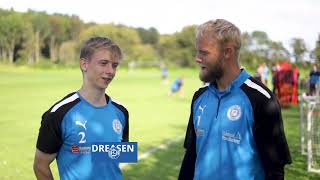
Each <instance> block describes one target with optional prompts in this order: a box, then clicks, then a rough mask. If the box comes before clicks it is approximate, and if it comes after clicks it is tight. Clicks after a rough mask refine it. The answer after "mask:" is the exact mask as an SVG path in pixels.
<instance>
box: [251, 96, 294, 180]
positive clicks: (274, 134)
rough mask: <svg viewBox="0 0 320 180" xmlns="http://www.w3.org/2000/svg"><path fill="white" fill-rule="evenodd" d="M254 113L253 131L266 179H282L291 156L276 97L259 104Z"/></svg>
mask: <svg viewBox="0 0 320 180" xmlns="http://www.w3.org/2000/svg"><path fill="white" fill-rule="evenodd" d="M255 114H256V115H255V122H254V128H253V133H254V138H255V142H256V145H257V149H258V152H259V155H260V158H261V161H262V164H263V167H264V171H265V174H266V180H283V179H284V166H285V165H286V164H290V163H291V156H290V152H289V147H288V144H287V140H286V137H285V133H284V128H283V122H282V117H281V109H280V105H279V103H278V101H277V99H276V97H274V96H272V97H271V99H269V100H267V101H265V103H263V104H260V106H259V107H257V110H256V112H255Z"/></svg>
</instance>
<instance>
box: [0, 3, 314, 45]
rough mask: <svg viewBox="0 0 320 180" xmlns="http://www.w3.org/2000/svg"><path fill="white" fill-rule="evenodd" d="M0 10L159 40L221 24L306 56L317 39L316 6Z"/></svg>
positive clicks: (157, 5) (20, 5) (36, 6)
mask: <svg viewBox="0 0 320 180" xmlns="http://www.w3.org/2000/svg"><path fill="white" fill-rule="evenodd" d="M0 7H1V8H4V9H8V8H14V10H16V11H20V12H23V11H27V9H33V10H37V11H46V12H48V13H50V14H51V13H54V12H58V13H63V14H69V15H71V14H75V15H78V16H79V17H80V18H81V19H83V20H84V21H85V22H89V21H94V22H97V23H110V22H114V23H121V24H125V25H128V26H133V27H144V28H149V27H155V28H157V29H158V31H159V32H160V33H162V34H163V33H173V32H176V31H180V30H181V28H182V27H184V26H186V25H192V24H201V23H203V22H205V21H208V20H210V19H217V18H223V19H227V20H229V21H231V22H233V23H234V24H235V25H237V26H238V27H239V28H240V29H241V31H243V32H244V31H247V32H252V31H254V30H261V31H265V32H266V33H267V34H268V36H269V38H271V39H272V40H274V41H281V42H283V44H284V45H285V46H286V47H287V48H289V44H290V40H291V39H292V38H294V37H299V38H303V39H304V40H305V41H306V44H307V48H308V49H309V50H310V49H313V48H314V47H315V41H316V39H317V38H318V35H319V33H320V20H319V19H320V0H241V1H239V0H219V1H218V0H113V1H111V0H89V1H80V0H27V1H24V0H0Z"/></svg>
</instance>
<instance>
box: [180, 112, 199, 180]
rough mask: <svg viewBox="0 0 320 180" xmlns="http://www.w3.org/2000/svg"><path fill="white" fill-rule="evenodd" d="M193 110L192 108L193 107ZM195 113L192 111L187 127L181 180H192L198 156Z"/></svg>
mask: <svg viewBox="0 0 320 180" xmlns="http://www.w3.org/2000/svg"><path fill="white" fill-rule="evenodd" d="M191 109H192V107H191ZM192 119H193V113H192V110H191V114H190V118H189V123H188V127H187V132H186V137H185V141H184V148H185V149H186V152H185V155H184V158H183V161H182V164H181V168H180V173H179V178H178V179H179V180H189V179H190V180H192V179H193V177H194V169H195V164H196V159H197V154H196V134H195V130H194V125H193V120H192Z"/></svg>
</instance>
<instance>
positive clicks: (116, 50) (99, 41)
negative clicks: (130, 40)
mask: <svg viewBox="0 0 320 180" xmlns="http://www.w3.org/2000/svg"><path fill="white" fill-rule="evenodd" d="M100 49H106V50H108V51H110V53H111V56H112V58H115V59H122V57H123V53H122V51H121V49H120V47H119V46H118V45H117V44H116V43H114V42H113V41H112V40H111V39H109V38H107V37H100V36H96V37H92V38H90V39H88V40H87V41H86V42H85V43H84V45H83V46H82V48H81V51H80V59H82V58H83V59H87V60H90V59H91V56H92V55H93V54H94V53H95V52H96V51H97V50H100Z"/></svg>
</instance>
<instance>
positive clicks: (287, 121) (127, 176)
mask: <svg viewBox="0 0 320 180" xmlns="http://www.w3.org/2000/svg"><path fill="white" fill-rule="evenodd" d="M282 115H283V119H284V126H285V131H286V137H287V140H288V144H289V148H290V152H291V156H292V161H293V163H292V164H290V165H287V166H286V168H285V179H286V180H319V179H320V174H317V173H311V172H308V171H307V157H306V156H305V155H302V154H301V150H300V129H299V126H300V124H299V123H300V122H299V109H298V107H297V106H293V107H291V108H289V109H283V112H282ZM175 128H181V127H175ZM182 135H184V134H182ZM182 144H183V139H182V140H180V141H178V142H177V143H175V144H172V145H170V146H168V147H167V149H162V150H159V151H157V152H156V153H154V154H153V155H151V156H149V157H148V158H146V159H144V160H141V161H139V163H138V164H131V165H129V166H127V167H126V168H125V169H124V170H123V174H124V176H123V177H124V180H175V179H177V177H178V173H179V170H180V165H181V161H182V158H183V156H184V149H183V146H182Z"/></svg>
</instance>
